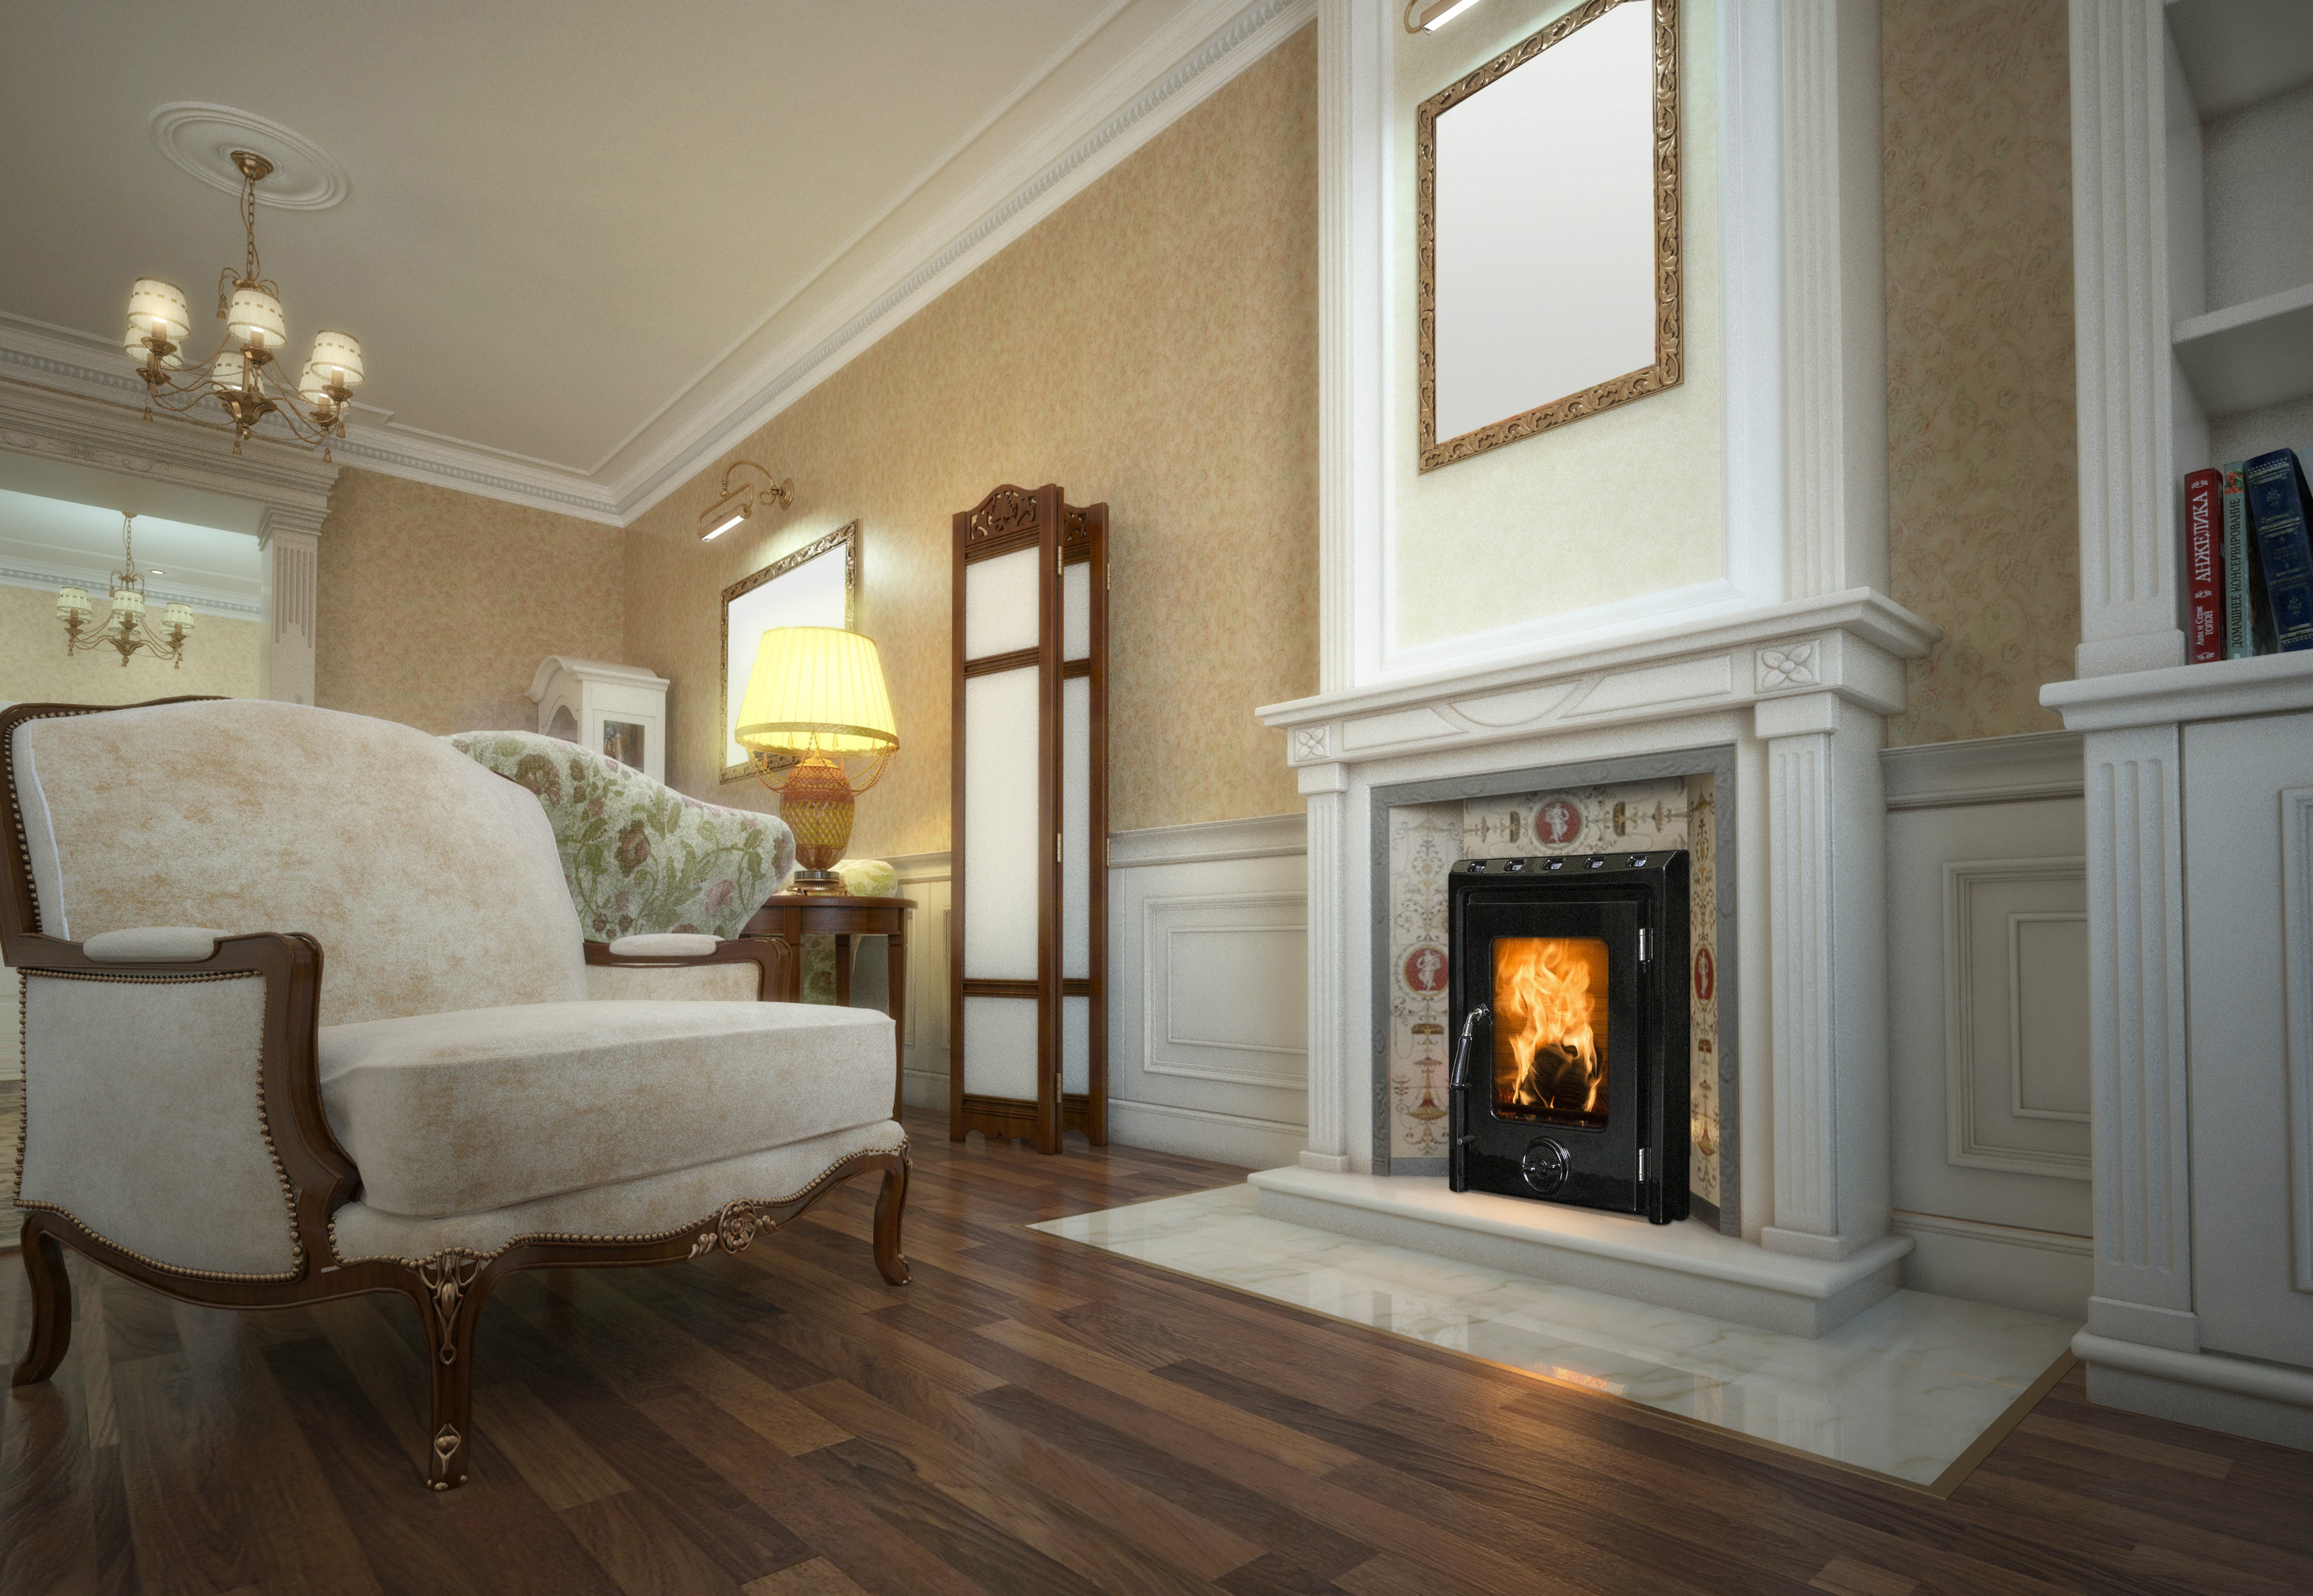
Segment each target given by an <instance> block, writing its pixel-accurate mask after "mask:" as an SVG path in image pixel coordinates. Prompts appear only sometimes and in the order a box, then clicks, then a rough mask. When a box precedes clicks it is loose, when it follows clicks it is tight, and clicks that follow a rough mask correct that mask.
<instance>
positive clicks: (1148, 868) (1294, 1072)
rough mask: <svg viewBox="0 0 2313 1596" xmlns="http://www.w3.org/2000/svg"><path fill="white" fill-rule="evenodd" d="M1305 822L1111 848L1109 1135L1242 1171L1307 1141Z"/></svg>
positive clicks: (1190, 832)
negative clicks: (1221, 1163) (1239, 1168)
mask: <svg viewBox="0 0 2313 1596" xmlns="http://www.w3.org/2000/svg"><path fill="white" fill-rule="evenodd" d="M1306 836H1307V833H1306V823H1305V821H1304V819H1303V817H1302V816H1298V815H1280V816H1266V817H1263V818H1261V819H1256V820H1242V821H1218V822H1213V823H1211V824H1202V825H1182V826H1165V827H1162V828H1157V829H1152V830H1148V831H1138V832H1120V833H1116V834H1115V835H1113V836H1112V837H1111V838H1110V840H1109V960H1110V963H1109V994H1110V995H1109V1050H1108V1056H1109V1134H1110V1135H1111V1137H1112V1138H1113V1139H1114V1140H1116V1141H1118V1142H1124V1143H1126V1144H1128V1145H1130V1146H1135V1147H1152V1148H1156V1149H1159V1150H1161V1151H1167V1152H1180V1153H1186V1154H1191V1155H1193V1156H1195V1157H1198V1158H1209V1159H1218V1160H1221V1161H1222V1162H1224V1163H1232V1164H1241V1165H1245V1166H1247V1167H1251V1168H1269V1167H1273V1166H1275V1165H1279V1164H1290V1163H1292V1162H1293V1161H1294V1160H1296V1159H1297V1157H1298V1156H1299V1154H1300V1151H1301V1150H1302V1149H1303V1148H1304V1147H1306V1145H1307V1144H1308V1143H1307V1129H1308V1125H1307V1113H1308V1041H1307V1028H1308V979H1309V977H1308V930H1307V925H1308V907H1307V899H1306V885H1305V884H1306V846H1307V844H1306Z"/></svg>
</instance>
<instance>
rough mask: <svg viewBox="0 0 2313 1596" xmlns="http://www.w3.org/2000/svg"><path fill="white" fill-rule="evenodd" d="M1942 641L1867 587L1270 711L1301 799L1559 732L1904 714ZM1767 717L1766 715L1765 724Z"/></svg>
mask: <svg viewBox="0 0 2313 1596" xmlns="http://www.w3.org/2000/svg"><path fill="white" fill-rule="evenodd" d="M1939 635H1940V634H1939V632H1938V631H1937V630H1936V629H1935V628H1934V627H1932V626H1930V624H1929V623H1928V622H1925V621H1922V620H1921V619H1920V618H1919V617H1918V616H1917V615H1914V614H1913V613H1911V612H1910V611H1909V610H1906V609H1904V607H1903V606H1902V605H1901V604H1896V603H1895V602H1894V601H1893V600H1891V599H1888V598H1886V597H1885V596H1884V595H1880V594H1878V593H1875V592H1872V591H1871V590H1870V589H1869V588H1858V589H1855V590H1853V591H1851V592H1847V593H1834V594H1831V595H1826V596H1825V597H1822V598H1807V599H1796V600H1793V601H1791V602H1790V603H1788V604H1774V605H1772V606H1768V607H1765V608H1762V609H1758V610H1755V611H1753V612H1751V613H1747V614H1744V615H1738V616H1735V617H1731V618H1728V619H1726V620H1722V621H1719V622H1715V623H1713V624H1711V625H1708V626H1703V627H1673V626H1664V627H1660V628H1657V629H1653V630H1649V631H1646V632H1642V633H1640V634H1638V635H1635V636H1630V637H1624V638H1621V639H1616V640H1615V641H1614V642H1612V643H1607V644H1604V645H1597V646H1594V647H1590V648H1577V649H1568V650H1561V651H1552V652H1546V653H1538V654H1534V655H1530V656H1528V657H1525V658H1522V659H1516V660H1510V661H1506V662H1503V663H1501V664H1499V665H1495V666H1490V667H1487V668H1484V669H1480V670H1472V671H1459V672H1452V673H1447V674H1442V675H1429V676H1423V677H1420V678H1417V679H1414V680H1411V681H1402V682H1393V683H1386V684H1385V685H1380V686H1374V687H1363V688H1357V689H1353V690H1351V691H1349V692H1321V693H1318V694H1316V695H1315V696H1314V697H1310V698H1303V699H1295V700H1293V701H1290V702H1288V703H1281V704H1271V705H1269V706H1268V707H1266V708H1264V709H1262V710H1260V711H1258V713H1259V714H1260V716H1261V719H1262V722H1263V723H1264V724H1266V725H1269V726H1273V727H1281V728H1284V729H1285V730H1286V731H1287V732H1288V742H1287V747H1286V757H1287V760H1288V763H1291V764H1292V765H1294V766H1295V767H1296V768H1297V770H1298V771H1299V772H1301V790H1302V791H1303V792H1305V793H1310V792H1325V791H1335V790H1340V789H1341V788H1342V786H1343V784H1344V783H1345V781H1346V772H1345V771H1343V770H1342V769H1341V767H1344V766H1348V765H1354V764H1359V763H1369V762H1372V761H1375V760H1382V759H1389V758H1394V757H1395V756H1397V755H1399V754H1409V753H1413V752H1417V751H1419V752H1424V753H1429V752H1435V751H1437V750H1439V749H1444V748H1476V747H1479V746H1482V745H1487V744H1491V743H1503V742H1511V741H1516V740H1518V739H1521V738H1526V737H1532V736H1545V735H1549V734H1551V733H1553V732H1561V733H1562V732H1572V731H1577V730H1588V729H1591V728H1596V727H1621V726H1631V725H1634V724H1637V723H1640V722H1644V721H1650V720H1666V719H1674V718H1677V717H1683V716H1690V715H1694V714H1697V713H1701V712H1704V711H1709V710H1736V709H1751V708H1754V707H1755V706H1758V705H1761V704H1763V703H1766V702H1769V701H1776V700H1783V699H1803V698H1807V697H1810V696H1814V695H1818V694H1829V695H1831V696H1832V697H1834V698H1836V699H1840V700H1842V701H1846V702H1848V703H1851V704H1852V705H1854V706H1856V707H1857V708H1859V709H1861V710H1868V711H1869V712H1870V713H1872V714H1875V715H1882V716H1885V715H1892V714H1895V713H1896V712H1897V711H1898V710H1901V709H1902V708H1903V707H1904V661H1905V660H1907V659H1914V658H1917V657H1920V656H1921V655H1923V654H1925V653H1926V652H1927V651H1928V648H1929V646H1930V644H1932V643H1933V642H1934V641H1935V639H1937V638H1938V637H1939ZM1771 714H1772V712H1771Z"/></svg>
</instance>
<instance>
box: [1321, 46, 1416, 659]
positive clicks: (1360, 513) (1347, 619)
mask: <svg viewBox="0 0 2313 1596" xmlns="http://www.w3.org/2000/svg"><path fill="white" fill-rule="evenodd" d="M1393 7H1394V0H1327V3H1326V4H1322V5H1320V6H1319V7H1318V8H1317V472H1318V481H1319V489H1318V496H1317V605H1318V628H1317V636H1318V641H1317V680H1318V689H1319V691H1320V692H1343V691H1345V690H1347V689H1349V688H1351V687H1354V686H1356V685H1357V684H1358V683H1359V682H1360V681H1361V680H1363V679H1364V678H1365V677H1366V676H1367V675H1369V674H1370V662H1372V661H1375V660H1377V659H1378V658H1379V657H1380V654H1381V649H1382V637H1381V613H1382V603H1381V589H1380V586H1379V583H1378V581H1377V579H1376V578H1378V576H1379V573H1380V570H1381V539H1382V535H1383V533H1382V524H1383V520H1384V517H1385V504H1384V499H1383V493H1384V486H1385V482H1386V481H1387V472H1386V469H1385V462H1386V459H1387V452H1388V441H1387V437H1388V435H1387V408H1386V401H1387V398H1388V394H1387V391H1386V384H1385V378H1384V374H1383V351H1384V347H1385V346H1384V341H1383V338H1384V334H1385V331H1386V318H1387V312H1388V304H1387V295H1386V290H1385V281H1386V271H1385V263H1386V260H1387V258H1388V257H1387V246H1388V226H1387V216H1388V214H1389V163H1388V160H1387V153H1388V132H1389V123H1388V110H1389V93H1390V76H1389V60H1390V54H1389V52H1390V37H1389V34H1388V33H1387V32H1386V31H1385V30H1387V29H1389V28H1391V27H1394V26H1396V25H1397V22H1396V18H1395V13H1394V9H1393Z"/></svg>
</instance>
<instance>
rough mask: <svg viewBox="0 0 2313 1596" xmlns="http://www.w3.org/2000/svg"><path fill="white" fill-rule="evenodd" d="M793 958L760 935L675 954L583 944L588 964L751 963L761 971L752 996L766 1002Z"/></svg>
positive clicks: (673, 966)
mask: <svg viewBox="0 0 2313 1596" xmlns="http://www.w3.org/2000/svg"><path fill="white" fill-rule="evenodd" d="M793 957H795V955H794V953H793V951H792V950H791V949H790V948H788V947H787V944H786V943H785V942H779V941H773V940H771V939H768V938H762V937H744V938H740V939H736V940H733V941H723V942H717V943H716V944H715V948H714V950H713V951H712V952H709V953H698V954H684V955H677V956H663V955H640V956H638V955H633V954H619V953H613V952H611V945H610V944H609V943H608V942H589V943H587V944H586V962H587V963H588V964H590V965H603V966H611V967H612V968H617V969H629V970H688V969H694V968H696V967H698V966H702V965H753V966H756V967H757V969H758V970H759V971H760V972H761V974H760V975H759V976H758V978H757V980H756V983H755V996H756V997H757V999H758V1000H760V1001H762V1002H766V1003H769V1002H775V1001H778V996H779V993H780V992H781V991H783V990H784V989H785V986H786V978H787V961H788V960H789V959H791V958H793Z"/></svg>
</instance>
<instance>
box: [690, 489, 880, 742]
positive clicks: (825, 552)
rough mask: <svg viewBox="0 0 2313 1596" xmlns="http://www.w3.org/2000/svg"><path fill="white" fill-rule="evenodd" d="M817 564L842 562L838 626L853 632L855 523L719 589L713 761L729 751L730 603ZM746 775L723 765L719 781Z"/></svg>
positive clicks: (828, 621)
mask: <svg viewBox="0 0 2313 1596" xmlns="http://www.w3.org/2000/svg"><path fill="white" fill-rule="evenodd" d="M820 559H833V560H842V561H843V621H842V625H843V629H844V630H846V631H852V630H857V627H858V624H859V622H858V609H859V523H858V522H857V521H847V522H845V523H844V524H843V525H841V526H839V527H837V528H836V529H835V530H834V531H833V532H831V533H828V534H827V535H826V536H825V537H823V538H820V539H818V540H817V541H815V542H809V543H805V545H804V546H803V547H802V548H800V549H797V550H796V551H795V552H794V553H792V554H789V555H787V556H786V557H784V558H783V559H779V560H773V561H772V562H771V563H770V564H769V565H767V566H765V567H764V568H763V569H761V570H759V571H757V572H756V573H755V574H754V575H752V576H751V577H742V578H739V579H738V580H737V581H735V582H734V583H732V584H731V586H728V587H726V588H725V589H723V626H722V630H721V633H720V645H719V649H720V659H721V665H720V666H719V670H718V675H719V680H718V682H717V689H718V691H717V697H716V700H715V706H716V707H715V715H716V724H717V725H718V726H720V727H722V728H723V750H722V754H720V755H718V757H722V758H726V759H727V757H728V756H729V754H730V751H731V748H730V744H731V710H732V704H731V602H732V600H734V599H738V598H743V597H745V596H746V595H748V594H751V593H752V592H754V591H755V590H756V589H757V588H759V587H761V586H763V585H764V584H766V583H769V582H776V581H778V579H779V578H781V577H784V576H787V575H789V574H791V573H793V572H795V571H796V570H799V569H802V568H803V567H805V566H806V565H809V564H810V563H811V562H812V561H813V560H820ZM772 624H773V625H778V626H831V625H834V624H835V622H834V620H833V619H832V617H831V616H827V617H822V616H813V617H808V618H806V617H804V616H800V615H798V616H796V617H795V618H793V619H786V618H781V619H777V620H774V621H773V622H772ZM757 633H758V637H760V635H761V628H758V629H757ZM752 657H753V654H752V648H751V649H750V652H749V661H750V664H748V665H743V666H741V667H740V668H741V669H742V670H746V669H750V668H752ZM741 685H742V686H744V683H741ZM752 773H753V767H752V765H750V764H749V763H747V762H746V761H745V760H741V761H740V762H739V763H736V764H730V763H726V764H725V765H724V766H723V774H722V777H721V780H725V781H737V780H743V778H745V777H747V776H749V775H752Z"/></svg>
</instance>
